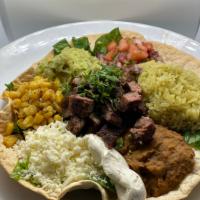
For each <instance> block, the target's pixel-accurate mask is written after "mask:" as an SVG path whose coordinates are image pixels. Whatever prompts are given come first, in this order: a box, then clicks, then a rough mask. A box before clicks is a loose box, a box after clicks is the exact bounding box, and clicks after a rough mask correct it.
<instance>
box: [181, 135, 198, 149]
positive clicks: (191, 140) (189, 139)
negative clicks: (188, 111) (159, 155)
mask: <svg viewBox="0 0 200 200" xmlns="http://www.w3.org/2000/svg"><path fill="white" fill-rule="evenodd" d="M183 137H184V139H185V141H186V143H188V144H189V145H191V146H192V147H193V148H195V149H197V150H200V131H197V132H195V133H190V132H189V131H187V132H185V133H184V134H183Z"/></svg>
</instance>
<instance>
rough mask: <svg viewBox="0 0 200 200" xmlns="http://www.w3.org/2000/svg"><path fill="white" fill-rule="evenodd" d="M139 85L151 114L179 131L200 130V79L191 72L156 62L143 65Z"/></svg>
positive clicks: (158, 120) (157, 120)
mask: <svg viewBox="0 0 200 200" xmlns="http://www.w3.org/2000/svg"><path fill="white" fill-rule="evenodd" d="M142 68H143V71H142V74H141V75H140V77H139V79H138V82H139V84H140V85H141V87H142V90H143V93H144V98H145V102H146V105H147V107H148V108H149V115H150V117H151V118H152V119H154V121H155V122H156V123H159V124H162V125H164V126H166V127H168V128H171V129H174V130H177V131H185V130H190V131H196V130H199V129H200V79H199V77H198V76H197V75H196V74H194V73H193V72H191V71H186V70H184V69H183V68H181V67H179V66H173V65H169V64H164V63H156V62H154V61H151V62H147V63H144V64H142Z"/></svg>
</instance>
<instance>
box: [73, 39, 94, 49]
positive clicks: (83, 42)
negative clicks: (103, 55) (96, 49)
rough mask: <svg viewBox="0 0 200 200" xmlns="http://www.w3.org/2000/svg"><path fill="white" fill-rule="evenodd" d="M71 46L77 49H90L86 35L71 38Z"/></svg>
mask: <svg viewBox="0 0 200 200" xmlns="http://www.w3.org/2000/svg"><path fill="white" fill-rule="evenodd" d="M72 43H73V46H74V47H76V48H79V49H85V50H86V51H91V50H90V43H89V40H88V38H87V37H80V38H75V37H73V38H72Z"/></svg>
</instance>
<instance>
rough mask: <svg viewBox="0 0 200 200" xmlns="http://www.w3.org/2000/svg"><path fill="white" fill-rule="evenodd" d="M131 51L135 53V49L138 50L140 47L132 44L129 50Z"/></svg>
mask: <svg viewBox="0 0 200 200" xmlns="http://www.w3.org/2000/svg"><path fill="white" fill-rule="evenodd" d="M128 51H129V52H130V53H134V52H135V51H138V48H137V46H136V45H135V44H130V46H129V50H128Z"/></svg>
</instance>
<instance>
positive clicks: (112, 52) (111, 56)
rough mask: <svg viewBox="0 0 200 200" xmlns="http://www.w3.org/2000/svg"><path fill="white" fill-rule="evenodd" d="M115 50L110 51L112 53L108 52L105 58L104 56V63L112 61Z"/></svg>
mask: <svg viewBox="0 0 200 200" xmlns="http://www.w3.org/2000/svg"><path fill="white" fill-rule="evenodd" d="M116 53H117V52H116V50H112V51H109V52H108V53H107V54H106V55H105V56H104V59H105V60H106V61H112V60H113V58H114V56H115V55H116Z"/></svg>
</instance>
